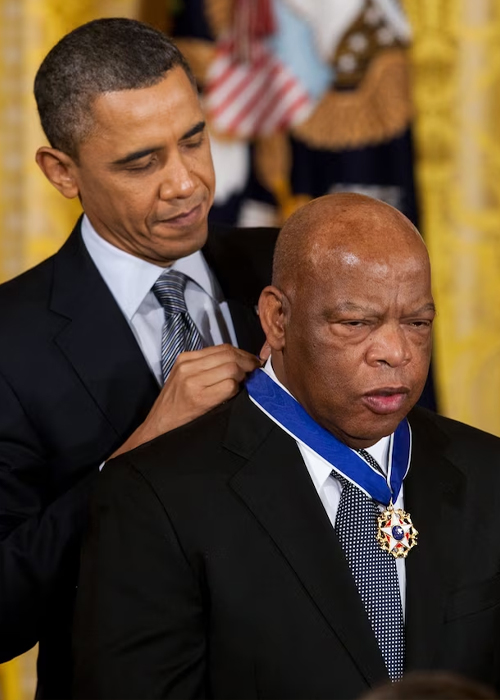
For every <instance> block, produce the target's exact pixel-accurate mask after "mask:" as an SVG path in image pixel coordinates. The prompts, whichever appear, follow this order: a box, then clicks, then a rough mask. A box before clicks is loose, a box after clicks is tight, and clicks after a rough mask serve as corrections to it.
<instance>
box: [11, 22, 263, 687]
mask: <svg viewBox="0 0 500 700" xmlns="http://www.w3.org/2000/svg"><path fill="white" fill-rule="evenodd" d="M35 95H36V98H37V104H38V108H39V112H40V117H41V121H42V124H43V127H44V129H45V132H46V134H47V136H48V139H49V142H50V144H51V145H50V147H49V146H47V147H42V148H40V149H39V151H38V153H37V161H38V164H39V165H40V167H41V169H42V171H43V172H44V174H45V175H46V176H47V178H48V179H49V180H50V182H51V183H52V184H53V185H54V186H55V187H56V188H57V189H58V190H59V191H60V192H61V193H62V194H63V195H64V196H65V197H69V198H71V197H79V198H80V200H81V202H82V206H83V210H84V216H83V218H82V219H81V220H80V221H79V222H78V223H77V225H76V227H75V229H74V231H73V233H72V234H71V236H70V237H69V239H68V241H67V242H66V243H65V245H64V246H63V247H62V249H61V250H60V251H59V252H58V253H57V254H56V255H54V256H53V257H52V258H50V259H49V260H47V261H45V262H44V263H42V264H41V265H39V266H38V267H36V268H34V269H33V270H30V271H29V272H27V273H25V274H23V275H21V276H20V277H18V278H17V279H14V280H12V281H11V282H8V283H6V284H4V285H2V286H1V287H0V328H1V341H0V630H1V634H0V662H3V661H6V660H8V659H10V658H12V657H13V656H15V655H17V654H19V653H21V652H23V651H25V650H27V649H29V648H30V647H31V646H33V645H34V644H35V643H36V642H37V641H39V642H40V653H39V661H38V675H39V685H38V691H37V694H38V696H39V697H50V698H56V697H67V696H68V695H69V688H70V668H71V662H70V657H69V650H70V643H69V630H70V625H71V617H72V607H73V599H74V592H75V587H76V580H77V568H78V557H79V542H80V537H81V532H82V528H83V524H84V520H85V512H86V502H87V495H88V491H89V488H90V485H91V483H92V481H93V480H94V478H95V477H96V475H97V474H98V473H99V467H100V465H102V463H103V462H104V461H105V460H107V459H108V458H109V457H110V456H111V455H112V454H113V453H115V454H116V453H120V452H121V451H124V450H126V449H130V448H131V447H135V446H137V445H139V444H141V443H142V442H144V441H147V440H150V439H151V438H153V437H155V436H156V435H159V434H162V433H164V432H165V431H166V430H169V429H171V428H172V427H176V426H178V425H181V424H182V423H184V422H187V421H188V420H191V419H193V418H194V417H196V416H198V415H201V414H202V413H203V412H205V411H207V410H209V409H210V408H212V407H213V406H215V405H217V404H219V403H220V402H221V401H224V400H226V399H228V398H230V397H231V396H232V395H234V394H235V393H236V391H237V388H238V384H239V382H240V381H241V380H242V379H243V378H244V376H245V374H246V373H247V372H249V371H250V370H252V369H254V368H255V367H256V366H258V365H259V364H260V362H259V360H258V358H257V357H255V355H254V354H256V353H258V351H259V349H260V348H261V346H262V342H263V338H264V336H263V334H262V331H261V328H260V324H259V322H258V318H257V316H256V312H255V304H256V303H257V300H258V295H259V293H260V290H261V289H262V286H263V285H264V284H266V283H267V282H268V281H269V280H270V273H271V258H272V250H273V247H274V241H275V237H276V232H275V231H273V230H250V229H249V230H246V231H239V232H237V231H232V230H224V229H220V230H219V229H217V230H216V229H213V230H211V231H210V234H209V236H208V240H207V215H208V211H209V208H210V206H211V204H212V201H213V195H214V172H213V166H212V160H211V156H210V146H209V142H208V135H207V133H206V127H205V122H204V118H203V114H202V111H201V108H200V104H199V100H198V96H197V92H196V86H195V84H194V79H193V77H192V74H191V71H190V69H189V67H188V66H187V64H186V62H185V61H184V59H183V57H182V55H181V54H180V53H179V52H178V50H177V49H176V48H175V46H174V45H173V44H172V43H171V42H170V41H169V40H168V38H167V37H165V36H164V35H163V34H162V33H161V32H158V31H156V30H154V29H152V28H151V27H148V26H146V25H144V24H141V23H139V22H135V21H133V20H127V19H104V20H97V21H95V22H91V23H89V24H87V25H85V26H83V27H80V28H78V29H77V30H75V31H74V32H71V33H70V34H69V35H67V36H66V37H64V38H63V39H62V40H61V42H59V44H58V45H57V46H56V47H54V49H53V50H52V51H51V52H50V53H49V54H48V56H47V57H46V59H45V60H44V62H43V64H42V66H41V67H40V70H39V72H38V74H37V78H36V82H35ZM202 248H203V253H201V252H200V249H202ZM170 280H174V287H172V283H171V282H170ZM158 285H159V286H158ZM169 285H170V286H169ZM175 285H177V287H179V288H181V294H180V296H179V297H178V299H177V303H180V304H181V306H182V305H184V308H180V309H176V310H175V311H171V310H170V309H169V308H168V304H169V303H170V296H169V295H171V294H173V292H172V291H168V292H167V293H165V289H170V290H172V289H173V288H176V287H175ZM182 290H184V291H183V292H182ZM179 300H180V301H179ZM169 333H170V335H169ZM172 338H173V340H172ZM233 345H234V346H237V347H233ZM183 350H191V352H183V353H182V354H180V355H179V357H178V358H177V361H175V360H176V357H177V355H178V353H180V352H181V351H183ZM247 351H248V352H247ZM250 353H254V354H250ZM172 364H173V368H172ZM164 380H166V381H165V382H164Z"/></svg>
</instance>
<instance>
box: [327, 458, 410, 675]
mask: <svg viewBox="0 0 500 700" xmlns="http://www.w3.org/2000/svg"><path fill="white" fill-rule="evenodd" d="M358 452H359V453H360V454H361V456H362V457H364V459H365V460H366V461H367V462H368V463H369V464H371V465H372V466H373V467H374V468H376V469H377V470H378V471H380V467H379V465H378V463H377V462H376V460H375V459H374V458H373V457H372V456H371V455H370V454H369V453H368V452H367V451H366V450H358ZM332 476H333V477H334V478H335V479H337V480H338V481H339V482H340V484H341V485H342V493H341V496H340V502H339V507H338V511H337V517H336V520H335V532H336V533H337V537H338V539H339V541H340V544H341V545H342V549H343V550H344V554H345V556H346V559H347V562H348V564H349V567H350V569H351V572H352V576H353V578H354V582H355V583H356V586H357V589H358V591H359V595H360V597H361V600H362V601H363V605H364V606H365V610H366V613H367V615H368V619H369V620H370V624H371V627H372V629H373V632H374V634H375V637H376V639H377V643H378V646H379V649H380V651H381V653H382V656H383V658H384V661H385V665H386V667H387V672H388V674H389V677H390V678H391V680H393V681H396V680H399V679H400V678H401V676H402V675H403V669H404V661H405V628H404V620H403V609H402V606H401V594H400V591H399V582H398V574H397V570H396V560H395V559H394V557H393V556H392V555H391V554H389V553H388V552H384V551H383V550H382V548H381V547H380V545H379V543H378V542H377V539H376V532H377V517H378V514H379V512H380V511H379V509H378V506H377V504H376V503H375V501H374V500H373V499H372V498H370V497H369V496H367V495H366V494H365V493H364V492H363V491H361V489H359V488H358V487H357V486H355V485H354V484H352V483H351V482H350V481H348V480H347V479H345V478H344V477H343V476H341V475H340V474H337V473H336V472H332Z"/></svg>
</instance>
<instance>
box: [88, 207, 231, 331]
mask: <svg viewBox="0 0 500 700" xmlns="http://www.w3.org/2000/svg"><path fill="white" fill-rule="evenodd" d="M81 231H82V238H83V242H84V244H85V247H86V248H87V250H88V252H89V255H90V257H91V258H92V260H93V261H94V263H95V265H96V267H97V269H98V270H99V272H100V273H101V276H102V277H103V279H104V281H105V282H106V284H107V285H108V287H109V289H110V291H111V293H112V294H113V296H114V298H115V299H116V301H117V303H118V305H119V307H120V308H121V310H122V312H123V313H124V314H125V316H126V317H127V318H128V320H129V321H130V320H131V319H132V318H133V317H134V315H135V314H136V313H137V310H138V309H139V307H140V305H141V304H142V302H143V301H144V299H145V297H146V296H147V294H148V293H149V292H150V291H151V287H152V286H153V284H154V283H155V282H156V280H157V279H158V277H159V276H160V275H161V274H162V273H163V272H164V271H165V268H164V267H161V266H160V265H155V264H153V263H150V262H147V261H146V260H142V259H141V258H138V257H136V256H135V255H131V254H130V253H127V252H125V251H124V250H121V249H120V248H117V247H116V246H114V245H112V244H111V243H109V242H108V241H106V240H105V239H104V238H102V236H100V235H99V234H98V233H97V231H96V230H95V229H94V227H93V226H92V224H91V223H90V221H89V219H88V217H87V216H86V215H84V216H83V220H82V226H81ZM167 269H171V270H174V269H175V270H178V271H179V272H183V273H184V274H185V275H187V276H188V277H189V278H190V279H191V280H192V281H193V282H195V283H196V284H197V285H198V286H199V287H201V288H202V289H203V290H204V291H205V292H206V293H207V294H208V295H209V296H210V297H212V298H213V299H215V300H217V301H222V298H221V297H222V294H221V291H220V289H219V286H218V284H217V282H216V280H215V278H214V277H213V275H212V274H211V272H210V268H209V267H208V264H207V262H206V260H205V258H204V257H203V255H202V253H201V251H197V252H196V253H193V254H192V255H188V256H186V257H185V258H181V259H180V260H176V261H175V263H174V264H173V265H172V266H171V267H170V268H167Z"/></svg>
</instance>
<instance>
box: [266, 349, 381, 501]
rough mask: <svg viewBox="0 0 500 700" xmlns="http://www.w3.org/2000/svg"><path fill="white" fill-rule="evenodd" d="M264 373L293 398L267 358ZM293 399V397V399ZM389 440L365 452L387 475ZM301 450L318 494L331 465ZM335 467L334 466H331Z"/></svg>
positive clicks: (315, 453)
mask: <svg viewBox="0 0 500 700" xmlns="http://www.w3.org/2000/svg"><path fill="white" fill-rule="evenodd" d="M262 369H263V370H264V372H265V373H266V374H267V375H269V377H271V379H272V380H273V381H275V382H276V384H278V386H280V387H281V388H282V389H283V390H284V391H286V392H287V394H290V396H293V394H291V393H290V392H289V391H288V389H287V388H286V387H285V386H283V384H282V383H281V382H280V381H279V379H278V378H277V376H276V374H275V372H274V369H273V366H272V362H271V358H269V359H268V360H267V362H266V364H265V365H264V367H263V368H262ZM294 398H295V397H294ZM389 440H390V436H387V437H383V438H382V439H381V440H379V441H378V442H376V443H375V444H374V445H372V446H371V447H367V448H366V451H367V452H369V453H370V454H371V456H372V457H373V458H374V459H376V460H377V462H378V463H379V464H380V466H381V467H382V469H383V471H384V473H387V459H388V453H389ZM301 447H302V449H303V450H305V451H306V452H310V456H311V457H312V459H309V460H308V466H309V471H310V474H311V478H312V480H313V482H314V485H315V487H316V489H317V491H318V492H319V491H320V490H321V489H322V488H323V486H324V485H325V483H326V481H327V480H328V479H329V477H330V474H331V473H332V465H331V464H330V463H329V462H327V461H326V459H324V458H323V457H321V455H319V454H318V453H317V452H314V450H312V449H311V448H310V447H307V446H304V445H302V446H301ZM333 466H335V465H333Z"/></svg>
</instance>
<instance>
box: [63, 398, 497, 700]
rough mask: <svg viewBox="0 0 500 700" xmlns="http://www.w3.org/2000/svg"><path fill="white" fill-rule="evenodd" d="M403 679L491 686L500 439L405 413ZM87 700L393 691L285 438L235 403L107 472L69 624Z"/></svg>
mask: <svg viewBox="0 0 500 700" xmlns="http://www.w3.org/2000/svg"><path fill="white" fill-rule="evenodd" d="M410 423H411V426H412V429H413V440H414V447H413V455H412V463H411V468H410V471H409V474H408V476H407V479H406V481H405V507H407V509H408V510H409V511H410V512H411V515H412V517H413V520H414V523H415V525H416V527H417V528H418V530H419V532H420V536H419V541H418V546H417V547H416V548H415V549H414V550H413V551H412V552H411V553H410V555H409V557H408V559H407V562H406V573H407V607H406V630H407V640H406V649H407V659H406V661H407V663H406V668H407V669H418V668H424V669H425V668H429V669H432V668H434V669H437V668H440V669H454V670H457V671H461V672H462V673H464V674H466V675H470V676H472V677H474V678H477V679H479V680H481V681H484V682H486V683H491V684H494V685H496V686H497V687H499V681H500V663H499V662H500V656H499V654H500V573H499V572H500V536H499V533H500V508H499V500H500V440H499V439H498V438H495V437H493V436H491V435H488V434H485V433H482V432H480V431H478V430H475V429H473V428H470V427H468V426H465V425H463V424H460V423H457V422H455V421H451V420H448V419H445V418H442V417H439V416H436V415H434V414H432V413H430V412H428V411H426V410H425V409H419V408H417V409H414V411H413V412H412V413H411V414H410ZM74 641H75V652H76V653H75V657H76V662H77V666H76V672H75V679H76V686H75V691H76V696H77V697H80V698H167V697H168V698H198V697H200V698H201V697H214V698H354V697H357V696H359V695H360V694H361V693H363V691H366V690H367V689H368V688H369V687H370V686H372V685H374V684H376V683H378V682H380V681H383V680H387V674H386V671H385V667H384V663H383V660H382V657H381V655H380V652H379V650H378V647H377V644H376V641H375V638H374V636H373V633H372V631H371V628H370V625H369V622H368V619H367V617H366V614H365V611H364V608H363V605H362V603H361V600H360V598H359V595H358V593H357V590H356V587H355V584H354V582H353V579H352V576H351V574H350V571H349V568H348V565H347V563H346V560H345V557H344V554H343V552H342V549H341V547H340V545H339V543H338V540H337V538H336V536H335V533H334V530H333V528H332V526H331V523H330V521H329V519H328V517H327V515H326V513H325V511H324V508H323V506H322V504H321V502H320V500H319V498H318V495H317V493H316V491H315V488H314V486H313V484H312V482H311V479H310V477H309V475H308V473H307V470H306V467H305V465H304V463H303V461H302V458H301V456H300V453H299V450H298V449H297V447H296V444H295V441H294V440H293V439H292V438H290V437H289V436H288V435H287V434H286V433H284V432H283V431H282V430H281V429H280V428H279V427H277V426H276V425H275V424H274V423H273V422H272V421H270V420H269V419H268V418H267V417H266V416H265V415H264V414H263V413H262V412H261V411H260V410H259V409H258V408H256V407H255V406H254V405H253V404H252V403H251V402H250V400H249V399H248V396H247V394H246V392H242V393H240V394H239V395H238V397H236V398H235V399H233V400H232V401H230V402H228V403H227V404H226V405H225V406H222V407H219V408H218V409H215V410H214V411H213V412H212V413H211V414H209V415H207V416H204V417H203V418H200V419H198V420H197V421H195V422H194V423H192V424H190V425H188V426H184V427H183V428H180V429H178V430H176V431H173V432H171V433H169V434H166V435H164V436H162V437H160V438H158V439H157V440H155V441H153V442H151V443H149V444H147V445H144V446H142V447H140V448H138V449H137V450H134V451H132V452H129V453H128V454H126V455H123V456H122V457H119V458H118V459H116V460H114V461H112V462H111V463H110V464H109V465H107V466H106V468H105V469H104V472H103V474H102V475H101V478H100V479H99V484H98V485H97V489H96V493H95V494H94V498H93V506H92V514H91V525H90V529H89V533H88V539H87V542H86V545H85V547H84V557H83V563H82V569H81V578H80V585H79V592H78V602H77V618H76V626H75V634H74Z"/></svg>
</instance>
